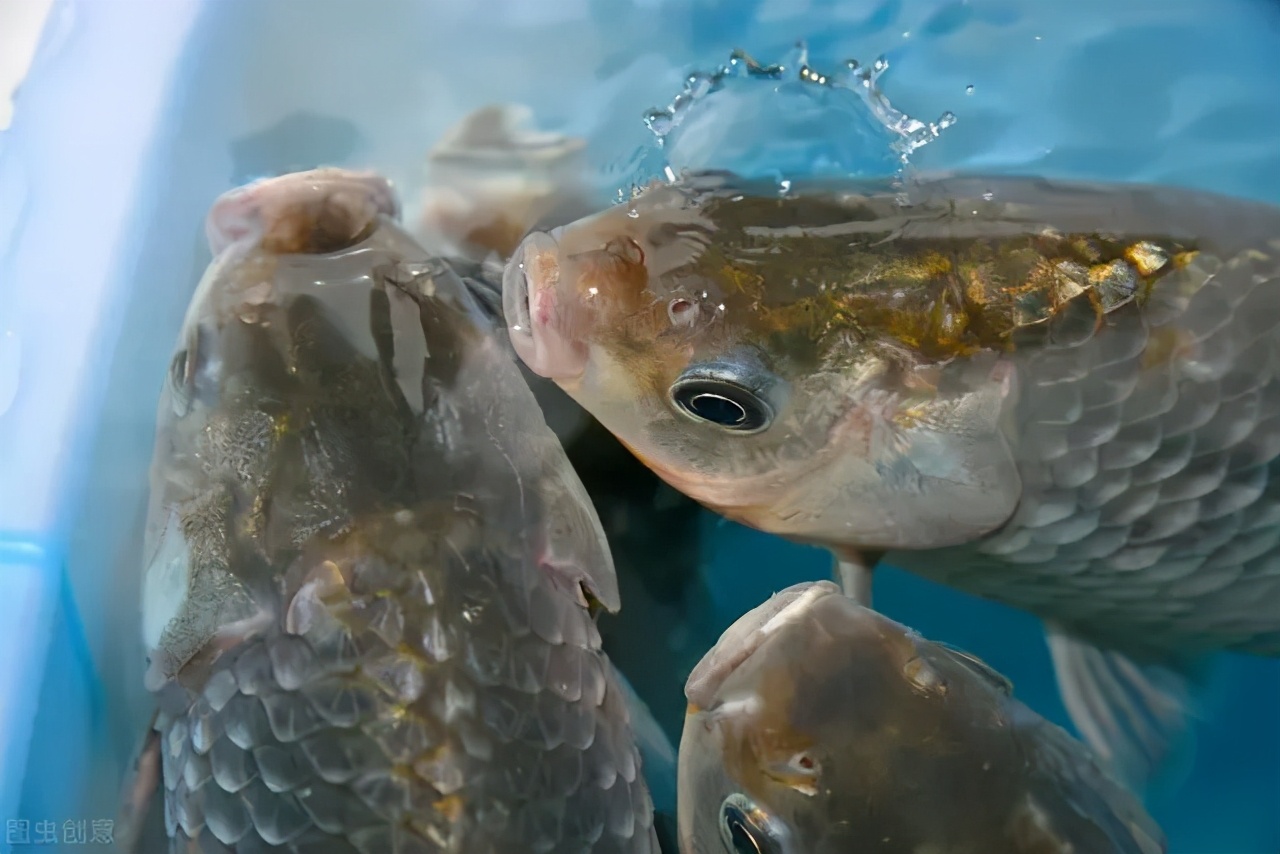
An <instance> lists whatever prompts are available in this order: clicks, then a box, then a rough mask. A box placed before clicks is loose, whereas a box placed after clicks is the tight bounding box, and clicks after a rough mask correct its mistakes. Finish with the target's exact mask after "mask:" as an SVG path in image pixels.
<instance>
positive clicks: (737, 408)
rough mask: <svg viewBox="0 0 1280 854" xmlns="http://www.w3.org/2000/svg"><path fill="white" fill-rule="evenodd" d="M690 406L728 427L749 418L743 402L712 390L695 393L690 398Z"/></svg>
mask: <svg viewBox="0 0 1280 854" xmlns="http://www.w3.org/2000/svg"><path fill="white" fill-rule="evenodd" d="M689 408H690V409H692V410H693V411H694V412H695V413H696V414H697V415H699V416H701V417H703V418H705V419H706V420H708V421H714V422H715V423H717V424H723V425H724V426H726V427H736V426H737V425H739V424H741V423H742V422H743V421H746V420H747V411H746V410H745V409H743V408H742V404H740V403H737V402H736V401H732V400H730V399H729V398H727V397H721V396H720V395H718V394H712V393H711V392H704V393H702V394H695V395H693V397H691V398H690V399H689Z"/></svg>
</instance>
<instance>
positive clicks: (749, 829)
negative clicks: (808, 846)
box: [720, 794, 782, 854]
mask: <svg viewBox="0 0 1280 854" xmlns="http://www.w3.org/2000/svg"><path fill="white" fill-rule="evenodd" d="M720 839H721V841H722V842H724V847H725V850H726V851H728V852H729V854H781V851H782V848H781V844H780V841H779V839H778V836H777V834H776V833H775V832H774V831H773V830H772V828H770V827H769V820H768V818H767V817H766V816H765V815H764V813H763V812H762V811H761V810H760V809H759V808H758V807H757V806H756V805H755V803H754V802H753V801H752V800H751V799H750V798H747V797H746V796H745V795H740V794H732V795H730V796H729V797H727V798H725V799H724V803H723V804H721V806H720Z"/></svg>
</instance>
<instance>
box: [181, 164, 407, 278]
mask: <svg viewBox="0 0 1280 854" xmlns="http://www.w3.org/2000/svg"><path fill="white" fill-rule="evenodd" d="M380 217H387V218H388V219H392V220H396V219H399V217H400V201H399V199H398V198H397V196H396V193H395V190H394V189H393V188H392V186H391V182H390V181H388V180H387V179H386V178H383V177H382V176H381V175H378V174H377V173H374V172H359V171H355V170H351V169H339V168H325V169H311V170H308V171H306V172H293V173H290V174H287V175H280V176H278V177H275V178H264V179H262V180H260V181H255V182H253V183H251V184H246V185H245V186H243V187H238V188H236V189H234V190H231V191H229V192H226V193H223V194H222V195H221V196H219V197H218V199H217V201H215V202H214V203H213V206H212V208H210V210H209V216H208V218H207V219H206V220H205V235H206V237H207V239H208V241H209V249H210V250H211V251H212V252H213V254H214V255H215V256H216V255H220V254H221V253H222V252H224V251H226V249H227V248H229V247H230V246H231V245H232V244H235V243H239V242H241V241H254V242H256V243H257V244H259V245H260V246H261V247H262V248H263V249H264V250H266V251H268V252H272V253H275V254H281V255H287V254H316V255H322V254H330V253H333V252H340V251H342V250H344V249H349V248H351V247H352V246H355V245H357V244H359V243H361V242H363V241H364V240H365V239H366V238H368V236H369V235H370V234H372V233H373V231H374V229H375V228H376V227H377V224H378V220H379V218H380Z"/></svg>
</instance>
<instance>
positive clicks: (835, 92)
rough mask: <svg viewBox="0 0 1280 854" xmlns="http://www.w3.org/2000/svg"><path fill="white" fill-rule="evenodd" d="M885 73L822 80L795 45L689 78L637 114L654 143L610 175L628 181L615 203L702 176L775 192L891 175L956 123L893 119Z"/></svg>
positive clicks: (839, 73) (862, 69) (742, 54)
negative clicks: (816, 181) (765, 58)
mask: <svg viewBox="0 0 1280 854" xmlns="http://www.w3.org/2000/svg"><path fill="white" fill-rule="evenodd" d="M888 70H889V60H888V59H887V58H886V57H884V56H880V57H877V58H876V59H875V60H874V61H873V62H871V63H869V64H866V65H863V64H861V63H859V62H858V60H856V59H847V60H845V61H843V62H842V63H840V64H839V65H838V67H837V68H836V69H835V70H834V71H830V72H829V71H824V70H821V69H819V68H817V67H815V66H813V65H811V64H810V58H809V50H808V47H807V46H806V45H805V44H804V43H803V42H801V43H799V44H797V45H796V46H795V47H794V48H793V49H792V50H791V51H789V53H788V55H787V56H786V57H785V58H783V59H782V60H781V61H779V62H776V63H768V64H762V63H760V62H758V61H757V60H756V59H755V58H753V57H752V56H751V55H750V54H748V53H747V52H746V51H745V50H742V49H740V48H739V49H735V50H734V51H732V52H731V53H730V55H729V59H728V61H727V62H725V63H724V64H722V65H721V66H719V67H718V68H716V69H715V70H714V71H693V72H691V73H690V74H689V75H688V76H687V77H686V78H685V80H684V85H683V86H682V88H681V90H680V91H679V92H678V93H677V94H676V95H675V97H674V98H672V99H671V102H670V103H669V104H668V105H667V106H665V107H660V108H653V109H650V110H648V111H646V112H645V114H644V116H643V121H644V124H645V127H647V128H648V129H649V131H650V132H651V133H652V134H653V140H652V141H651V142H650V143H648V144H646V145H643V146H641V148H640V149H639V150H638V151H637V152H636V153H634V154H633V155H632V156H631V158H629V159H628V160H624V161H620V163H619V164H616V165H615V166H614V170H615V171H617V172H618V173H619V174H620V175H621V176H622V177H623V178H629V186H626V187H623V188H620V189H619V191H618V197H619V198H620V199H621V198H625V197H627V196H629V195H632V194H634V193H635V192H638V191H639V189H640V188H641V187H643V186H644V185H646V184H648V183H649V182H651V181H654V180H668V181H670V180H673V179H674V178H675V177H676V176H677V175H680V174H686V173H689V172H694V171H698V170H706V169H723V168H732V169H733V170H734V171H735V172H738V173H739V174H743V175H748V176H751V177H755V178H773V179H774V180H777V181H779V182H780V183H783V182H787V181H789V180H790V178H795V177H798V176H805V177H867V176H874V177H883V176H885V175H896V174H900V173H902V172H904V170H906V169H907V168H908V167H909V166H910V160H911V156H912V154H913V152H915V151H917V150H918V149H920V148H923V147H924V146H925V145H928V144H929V143H930V142H932V141H933V140H935V139H937V138H938V137H939V136H940V135H941V134H942V132H943V131H945V130H946V129H947V128H949V127H951V126H952V125H953V124H955V122H956V116H955V114H954V113H952V112H951V111H949V110H948V111H946V112H944V113H943V114H942V115H941V116H940V117H939V118H938V119H937V121H932V122H925V121H921V120H919V119H917V118H914V117H913V116H910V115H908V114H907V113H904V112H903V111H901V110H899V109H898V108H897V107H895V106H894V105H893V104H892V103H891V102H890V100H889V98H888V96H887V95H886V94H885V93H884V91H883V89H882V88H881V86H880V81H881V78H883V77H884V76H885V72H887V71H888ZM729 164H732V166H729ZM787 176H790V178H788V177H787Z"/></svg>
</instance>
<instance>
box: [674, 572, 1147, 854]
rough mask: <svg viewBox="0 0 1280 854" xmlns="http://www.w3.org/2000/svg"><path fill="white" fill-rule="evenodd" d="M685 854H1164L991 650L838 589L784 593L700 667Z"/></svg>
mask: <svg viewBox="0 0 1280 854" xmlns="http://www.w3.org/2000/svg"><path fill="white" fill-rule="evenodd" d="M686 693H687V695H688V699H689V711H688V714H687V716H686V718H685V729H684V735H683V737H682V739H681V743H680V778H679V798H680V842H681V850H682V851H683V852H684V854H846V852H851V851H877V852H884V854H899V853H900V854H925V852H937V854H993V852H1002V854H1006V852H1007V854H1033V852H1034V854H1073V852H1089V854H1160V852H1163V851H1164V850H1165V839H1164V834H1163V832H1162V831H1161V830H1160V828H1159V826H1158V825H1157V824H1156V823H1155V822H1154V821H1153V820H1152V819H1151V817H1150V816H1149V815H1148V814H1147V813H1146V811H1145V810H1143V808H1142V805H1141V804H1140V803H1139V801H1138V800H1137V798H1135V797H1134V796H1133V795H1132V794H1131V793H1129V792H1128V791H1126V790H1125V789H1124V788H1123V787H1122V786H1121V785H1120V784H1119V783H1117V782H1116V781H1115V780H1113V779H1112V778H1111V777H1109V776H1108V775H1107V774H1106V772H1105V771H1104V770H1103V769H1102V768H1101V767H1100V766H1099V765H1098V763H1097V761H1096V760H1095V759H1094V757H1093V756H1092V755H1091V754H1090V752H1089V750H1088V749H1087V748H1086V747H1085V746H1084V745H1083V744H1081V743H1080V742H1078V741H1076V740H1075V739H1073V738H1071V736H1069V735H1068V734H1067V733H1066V732H1064V731H1063V730H1062V729H1061V728H1060V727H1058V726H1055V725H1054V724H1052V723H1049V722H1048V721H1046V720H1045V719H1044V718H1042V717H1040V716H1039V715H1037V714H1036V713H1035V712H1034V711H1032V710H1031V709H1029V708H1028V707H1027V706H1025V705H1023V704H1022V703H1021V702H1019V701H1018V700H1017V699H1016V698H1015V697H1014V696H1013V693H1012V687H1011V686H1010V684H1009V682H1008V681H1007V680H1006V679H1005V678H1004V677H1003V676H1001V675H1000V674H998V673H996V672H995V671H994V670H992V669H991V668H990V667H988V666H987V665H986V664H984V663H983V662H982V661H980V660H978V659H976V658H974V657H973V656H971V655H968V654H967V653H964V652H961V651H958V650H954V649H951V648H949V647H947V646H944V645H942V644H939V643H935V642H932V641H929V640H927V639H925V638H923V637H921V636H920V635H919V634H917V633H916V632H914V631H912V630H911V629H909V628H907V627H905V626H903V625H900V624H898V623H896V622H894V621H892V620H890V619H889V618H887V617H885V616H883V615H881V614H878V613H876V612H875V611H872V610H870V609H868V608H864V607H863V606H861V605H859V604H857V603H856V602H854V601H853V600H852V599H849V598H848V597H845V596H843V595H841V592H840V589H839V588H838V587H836V586H835V585H834V584H831V583H830V582H825V581H823V582H817V583H807V584H800V585H796V586H794V587H790V588H787V589H786V590H783V591H781V592H780V593H777V594H775V595H774V596H773V597H772V598H771V599H769V600H768V601H766V602H765V603H763V604H762V605H760V606H758V607H756V608H755V609H753V610H752V611H749V612H748V613H747V614H745V615H744V616H742V617H741V618H740V619H739V620H738V621H737V622H736V623H735V624H734V625H733V626H731V627H730V628H729V629H728V631H726V632H725V633H724V635H723V636H722V637H721V639H720V641H719V642H718V643H717V644H716V646H715V647H714V648H713V649H712V650H711V651H710V652H708V653H707V655H706V656H705V657H704V658H703V660H702V662H701V663H700V664H699V665H698V666H697V668H695V669H694V671H693V673H692V674H691V675H690V677H689V682H688V686H687V689H686Z"/></svg>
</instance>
